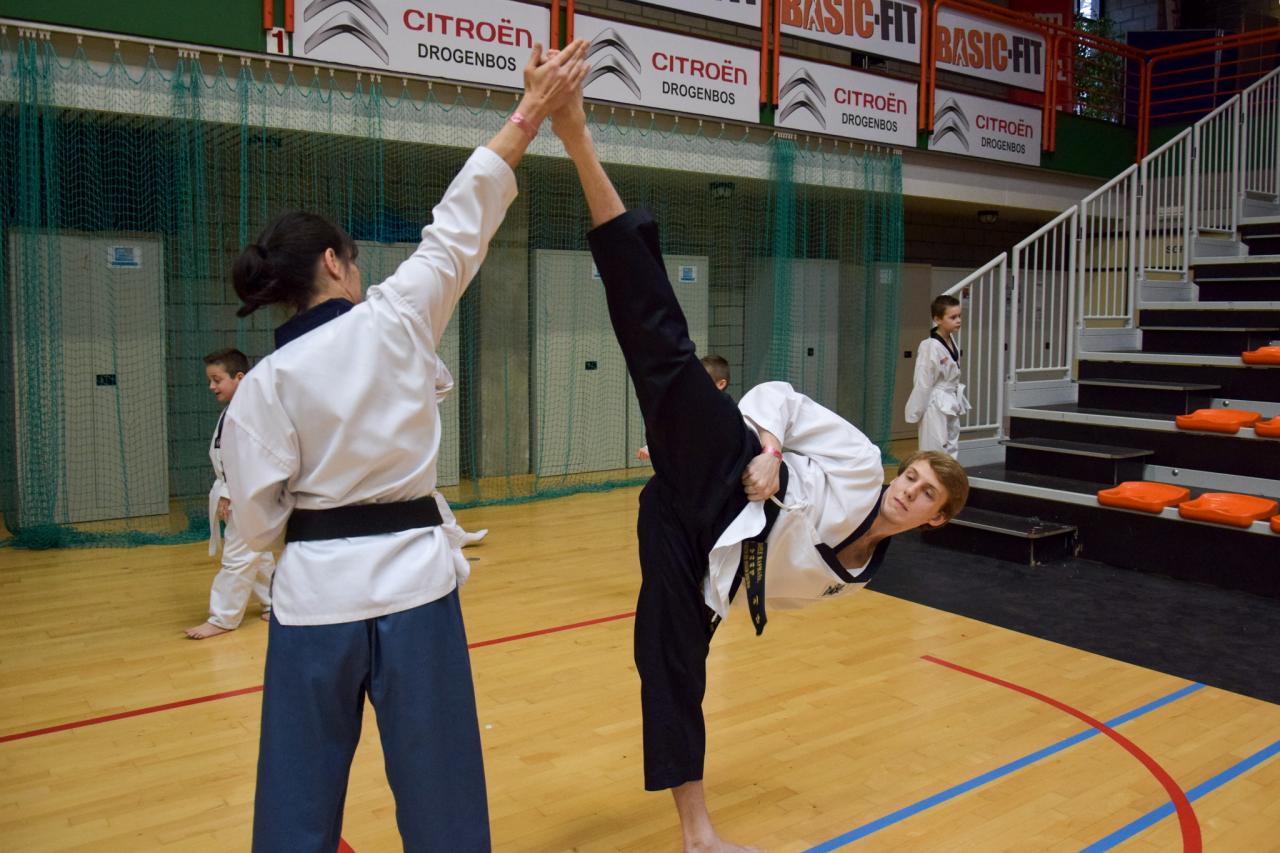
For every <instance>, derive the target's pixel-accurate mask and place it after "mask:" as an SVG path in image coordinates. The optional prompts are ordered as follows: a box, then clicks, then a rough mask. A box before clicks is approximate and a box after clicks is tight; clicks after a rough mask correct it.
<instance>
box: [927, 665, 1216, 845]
mask: <svg viewBox="0 0 1280 853" xmlns="http://www.w3.org/2000/svg"><path fill="white" fill-rule="evenodd" d="M921 657H922V658H923V659H924V660H927V661H929V662H930V663H936V664H938V665H940V666H945V667H948V668H949V669H954V670H955V671H956V672H963V673H964V674H966V675H972V676H973V677H974V678H981V679H982V680H983V681H989V682H991V683H992V684H998V685H1000V686H1001V687H1007V688H1009V689H1010V690H1015V691H1017V692H1018V693H1022V694H1023V695H1025V696H1030V697H1031V698H1033V699H1038V700H1040V701H1041V702H1044V703H1045V704H1047V705H1052V706H1053V707H1054V708H1057V709H1058V710H1059V711H1063V712H1065V713H1067V714H1070V715H1071V716H1073V717H1075V718H1076V719H1078V720H1080V721H1081V722H1084V723H1086V724H1088V725H1089V726H1092V727H1093V728H1095V729H1097V730H1098V731H1099V732H1101V733H1102V734H1104V735H1106V736H1107V737H1109V738H1111V739H1112V740H1113V741H1115V742H1116V743H1117V744H1119V745H1120V746H1121V747H1123V748H1124V749H1125V751H1126V752H1128V753H1129V754H1130V755H1132V756H1133V757H1134V758H1136V759H1138V761H1140V762H1141V763H1142V765H1143V766H1144V767H1146V768H1147V770H1148V771H1149V772H1150V773H1151V775H1152V776H1154V777H1155V778H1156V780H1157V781H1158V782H1159V783H1160V784H1161V785H1162V786H1163V787H1164V789H1165V792H1166V793H1167V794H1168V795H1169V799H1170V800H1172V801H1173V807H1174V809H1175V810H1176V811H1177V813H1178V824H1179V826H1180V827H1181V829H1182V849H1183V852H1184V853H1201V850H1202V849H1203V842H1202V840H1201V837H1200V821H1199V820H1198V819H1197V818H1196V813H1195V810H1194V809H1193V808H1191V803H1190V802H1189V801H1188V800H1187V795H1186V793H1185V792H1184V791H1183V790H1182V788H1181V787H1179V786H1178V783H1177V782H1175V781H1174V780H1173V777H1172V776H1170V775H1169V773H1168V771H1166V770H1165V769H1164V768H1163V767H1161V766H1160V764H1159V763H1158V762H1157V761H1156V760H1155V759H1154V758H1152V757H1151V756H1150V755H1148V754H1147V753H1146V752H1144V751H1143V750H1142V748H1141V747H1139V746H1138V745H1137V744H1135V743H1134V742H1133V741H1131V740H1129V739H1128V738H1127V737H1125V736H1124V735H1122V734H1120V733H1119V732H1117V731H1116V730H1115V729H1113V728H1111V727H1110V726H1108V725H1107V724H1106V723H1104V722H1102V721H1101V720H1097V719H1094V718H1093V717H1091V716H1089V715H1088V714H1086V713H1084V712H1083V711H1080V710H1077V709H1076V708H1073V707H1071V706H1070V705H1067V704H1066V703H1064V702H1060V701H1058V700H1057V699H1054V698H1052V697H1050V696H1046V695H1044V694H1043V693H1037V692H1036V691H1034V690H1032V689H1030V688H1028V687H1022V686H1021V685H1018V684H1014V683H1013V682H1011V681H1005V680H1004V679H1002V678H996V677H995V676H994V675H987V674H986V673H983V672H978V671H977V670H975V669H969V668H968V667H965V666H961V665H960V664H957V663H951V662H950V661H945V660H942V659H941V658H936V657H934V656H933V655H921Z"/></svg>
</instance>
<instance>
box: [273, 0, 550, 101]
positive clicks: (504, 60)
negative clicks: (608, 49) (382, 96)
mask: <svg viewBox="0 0 1280 853" xmlns="http://www.w3.org/2000/svg"><path fill="white" fill-rule="evenodd" d="M296 8H297V16H298V17H297V21H296V29H295V31H294V34H293V53H294V56H299V57H305V58H307V59H316V60H322V61H324V62H340V63H342V64H344V65H358V66H363V67H366V68H372V69H374V70H378V71H389V72H405V73H408V74H421V75H424V76H427V77H443V78H446V79H449V80H458V81H461V82H464V83H481V84H484V85H493V86H507V87H510V88H513V89H519V88H522V87H523V86H524V76H523V72H524V66H525V63H527V62H528V61H529V51H530V50H532V48H533V43H534V42H535V41H536V42H538V43H539V44H542V45H543V46H546V45H547V43H548V39H549V38H550V35H551V13H550V11H549V10H548V9H547V8H545V7H543V6H534V5H531V4H529V3H515V2H511V1H510V0H416V2H412V3H403V2H401V3H393V2H391V0H336V2H335V0H298V3H297V7H296Z"/></svg>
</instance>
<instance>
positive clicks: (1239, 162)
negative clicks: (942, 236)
mask: <svg viewBox="0 0 1280 853" xmlns="http://www.w3.org/2000/svg"><path fill="white" fill-rule="evenodd" d="M1254 197H1261V198H1262V199H1263V200H1270V201H1271V202H1273V203H1276V204H1280V68H1278V69H1275V70H1273V71H1271V72H1270V73H1269V74H1267V75H1266V76H1264V77H1263V78H1262V79H1260V80H1258V81H1257V82H1255V83H1253V84H1252V85H1250V86H1249V87H1248V88H1246V89H1245V90H1244V91H1243V92H1241V93H1240V94H1238V95H1236V96H1235V97H1233V98H1231V99H1230V100H1229V101H1227V102H1226V103H1224V104H1221V105H1220V106H1218V107H1217V108H1215V109H1214V110H1213V111H1211V112H1210V113H1208V114H1207V115H1205V116H1204V117H1203V118H1201V119H1200V120H1199V121H1197V122H1196V123H1195V124H1194V125H1192V126H1191V127H1189V128H1187V129H1186V130H1183V131H1182V132H1180V133H1178V134H1177V135H1176V136H1174V137H1173V138H1172V139H1170V140H1168V141H1167V142H1165V143H1164V144H1163V145H1161V146H1160V147H1159V148H1156V149H1155V150H1154V151H1152V152H1151V153H1150V154H1148V155H1147V156H1145V157H1143V158H1142V160H1141V162H1139V163H1137V164H1135V165H1133V166H1130V167H1129V168H1127V169H1125V170H1124V171H1123V172H1121V173H1120V174H1118V175H1116V176H1115V177H1114V178H1112V179H1111V180H1110V181H1107V182H1106V183H1105V184H1103V185H1102V186H1101V187H1099V188H1098V189H1096V190H1094V191H1093V192H1091V193H1090V194H1089V195H1087V196H1085V197H1084V198H1083V199H1082V200H1081V201H1080V203H1079V204H1077V205H1073V206H1072V207H1070V208H1068V209H1067V210H1064V211H1063V212H1062V213H1060V214H1058V215H1057V216H1055V217H1054V218H1053V219H1052V220H1051V221H1050V222H1048V223H1046V224H1045V225H1043V226H1041V227H1040V228H1039V229H1037V230H1036V231H1035V232H1034V233H1032V234H1031V235H1030V236H1028V237H1027V238H1026V239H1024V240H1022V241H1020V242H1019V243H1018V244H1017V245H1016V246H1014V248H1013V250H1012V252H1010V253H1007V254H1005V253H1002V254H1000V255H999V256H997V257H995V258H992V259H991V260H990V261H988V262H987V263H986V264H984V265H983V266H981V267H979V268H978V269H977V270H975V271H974V272H972V273H970V274H969V275H968V276H966V277H965V278H964V279H962V280H961V281H960V282H959V283H958V284H956V285H955V286H954V287H952V288H951V289H950V290H948V291H947V293H948V294H950V295H953V296H956V297H958V298H959V299H961V304H962V305H963V306H964V314H965V328H966V329H967V330H968V331H967V332H966V335H967V340H968V344H969V345H968V347H967V352H966V356H967V357H966V358H965V359H963V360H962V367H961V370H962V371H963V372H964V376H965V382H966V384H967V385H968V387H969V397H970V401H971V402H974V401H977V402H974V405H973V408H972V410H971V411H970V413H969V415H966V416H965V418H964V419H962V420H961V429H962V430H963V431H972V430H979V429H994V430H995V431H996V434H997V435H998V436H999V435H1003V426H1002V424H1003V419H1004V416H1005V414H1006V411H1005V400H1006V393H1005V392H1006V389H1005V387H1004V386H1005V383H1007V382H1015V381H1018V380H1019V379H1029V378H1035V379H1046V378H1047V379H1054V380H1057V379H1062V378H1069V377H1070V376H1071V372H1072V369H1073V363H1074V359H1075V347H1076V332H1077V331H1078V330H1079V329H1081V328H1083V327H1084V326H1085V325H1086V324H1087V323H1088V322H1089V321H1098V320H1105V321H1109V323H1110V324H1111V325H1114V323H1115V321H1123V322H1124V323H1125V325H1126V326H1127V327H1130V328H1132V327H1133V326H1135V325H1136V321H1137V311H1138V308H1139V302H1140V299H1139V288H1140V286H1141V284H1142V282H1143V280H1144V279H1147V278H1149V277H1151V276H1152V275H1153V274H1154V276H1155V277H1156V278H1159V277H1161V276H1166V277H1170V278H1174V279H1181V280H1184V281H1185V279H1186V276H1187V274H1188V271H1189V268H1190V262H1191V259H1192V252H1193V247H1194V242H1193V241H1194V240H1195V238H1196V237H1197V236H1198V235H1199V234H1200V233H1202V232H1208V233H1218V234H1235V232H1236V230H1237V229H1238V227H1239V223H1240V216H1241V210H1242V204H1243V201H1244V200H1245V199H1246V198H1254ZM1006 293H1008V294H1010V295H1011V297H1012V299H1011V302H1010V307H1011V309H1012V310H1011V313H1009V314H1008V316H1007V317H1006V314H1005V303H1006V297H1005V294H1006ZM990 299H994V301H995V303H996V304H995V305H991V304H988V302H986V301H984V300H990ZM984 382H986V383H990V384H991V385H993V386H994V388H989V387H986V386H984V385H983V384H982V383H984ZM993 400H994V401H996V408H995V410H994V412H992V411H991V409H990V403H991V402H992V401H993Z"/></svg>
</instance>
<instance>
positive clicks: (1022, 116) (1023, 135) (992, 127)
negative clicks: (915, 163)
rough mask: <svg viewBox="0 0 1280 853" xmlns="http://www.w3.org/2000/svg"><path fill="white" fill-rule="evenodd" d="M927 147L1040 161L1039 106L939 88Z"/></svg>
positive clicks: (1012, 160) (1017, 160)
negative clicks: (1024, 105) (1026, 105)
mask: <svg viewBox="0 0 1280 853" xmlns="http://www.w3.org/2000/svg"><path fill="white" fill-rule="evenodd" d="M934 98H935V101H934V103H935V107H934V113H933V134H932V135H930V137H929V150H930V151H947V152H949V153H952V154H968V155H969V156H971V157H985V158H986V159H988V160H1004V161H1005V162H1007V163H1023V164H1025V165H1028V166H1039V165H1040V119H1041V115H1040V110H1037V109H1032V108H1030V107H1020V106H1017V105H1016V104H1007V103H1005V102H1004V101H993V100H991V99H989V98H979V97H977V96H975V95H965V94H963V93H961V92H949V91H947V90H946V89H938V90H937V92H936V94H935V96H934Z"/></svg>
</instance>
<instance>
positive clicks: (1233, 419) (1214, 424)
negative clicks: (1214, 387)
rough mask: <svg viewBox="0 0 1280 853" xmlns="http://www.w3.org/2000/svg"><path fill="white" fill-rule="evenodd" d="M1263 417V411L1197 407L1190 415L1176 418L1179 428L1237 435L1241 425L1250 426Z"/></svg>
mask: <svg viewBox="0 0 1280 853" xmlns="http://www.w3.org/2000/svg"><path fill="white" fill-rule="evenodd" d="M1261 419H1262V413H1261V412H1246V411H1243V410H1240V409H1196V410H1195V411H1194V412H1192V413H1191V414H1189V415H1178V416H1177V417H1176V418H1174V422H1175V423H1177V425H1178V429H1198V430H1205V431H1206V432H1227V433H1231V434H1232V435H1235V434H1236V433H1237V432H1239V431H1240V427H1244V426H1249V425H1251V424H1252V423H1253V422H1254V421H1258V420H1261Z"/></svg>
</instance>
